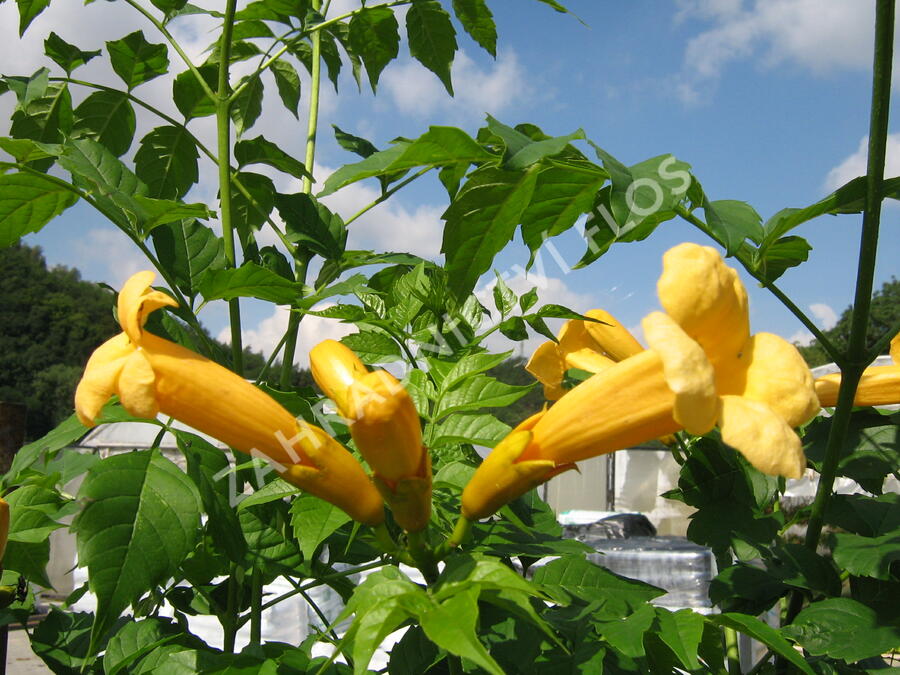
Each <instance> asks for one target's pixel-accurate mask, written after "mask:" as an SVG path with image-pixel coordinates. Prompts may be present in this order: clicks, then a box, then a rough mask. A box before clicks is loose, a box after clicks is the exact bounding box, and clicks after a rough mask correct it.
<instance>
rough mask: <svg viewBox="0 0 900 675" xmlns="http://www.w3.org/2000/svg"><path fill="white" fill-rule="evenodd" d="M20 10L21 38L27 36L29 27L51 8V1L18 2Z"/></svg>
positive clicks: (28, 0) (22, 0) (32, 0)
mask: <svg viewBox="0 0 900 675" xmlns="http://www.w3.org/2000/svg"><path fill="white" fill-rule="evenodd" d="M16 6H17V7H18V9H19V37H22V36H23V35H25V31H26V30H28V26H30V25H31V22H32V21H34V20H35V19H36V18H37V17H38V15H39V14H40V13H41V12H43V11H44V10H45V9H47V7H49V6H50V0H16Z"/></svg>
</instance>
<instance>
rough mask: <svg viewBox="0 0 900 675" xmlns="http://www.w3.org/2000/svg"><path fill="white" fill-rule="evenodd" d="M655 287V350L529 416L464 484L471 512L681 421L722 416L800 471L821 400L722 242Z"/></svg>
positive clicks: (680, 253)
mask: <svg viewBox="0 0 900 675" xmlns="http://www.w3.org/2000/svg"><path fill="white" fill-rule="evenodd" d="M657 288H658V292H659V297H660V301H661V303H662V305H663V307H664V308H665V310H666V313H663V312H653V313H651V314H650V315H648V316H647V317H645V318H644V321H643V322H642V326H643V329H644V334H645V337H646V339H647V342H648V344H649V345H650V347H649V349H647V350H645V351H641V352H639V353H637V354H635V355H633V356H629V357H628V358H626V359H624V360H622V361H620V362H619V363H615V364H613V365H610V366H609V367H608V368H605V369H603V370H602V371H601V372H599V373H598V374H596V375H594V376H592V377H591V378H589V379H588V380H586V381H585V382H582V383H581V384H580V385H578V386H577V387H575V388H574V389H572V390H571V391H570V392H568V393H567V394H566V395H565V396H563V397H562V399H560V400H559V401H558V402H557V403H555V404H554V405H553V406H552V407H551V408H550V409H549V410H547V411H546V412H545V413H543V414H540V415H539V416H535V417H533V418H530V419H529V420H526V421H525V422H523V423H522V424H521V425H519V427H517V428H516V429H515V430H514V431H513V432H512V433H511V434H510V436H509V437H508V438H507V439H505V440H504V441H502V442H501V443H500V445H498V447H497V448H495V449H494V451H493V452H492V453H491V455H490V456H489V457H488V458H487V459H486V460H485V461H484V463H483V464H482V465H481V466H480V467H479V469H478V470H477V471H476V472H475V475H474V476H473V478H472V480H471V481H470V482H469V484H468V485H467V486H466V488H465V490H464V491H463V498H462V502H463V515H464V516H465V517H466V518H468V519H469V520H473V519H478V518H484V517H485V516H488V515H490V514H491V513H493V512H494V511H495V510H496V509H497V508H499V506H501V505H502V504H504V503H506V502H507V501H509V500H510V499H513V498H515V497H516V496H518V495H520V494H523V493H524V492H526V491H527V490H529V489H531V488H532V487H534V486H535V485H537V484H539V483H541V482H543V481H544V480H547V479H548V478H550V477H552V476H553V475H555V474H556V473H558V472H559V471H561V470H565V469H566V468H570V467H571V466H572V465H573V463H574V462H577V461H580V460H583V459H588V458H590V457H595V456H597V455H601V454H605V453H607V452H612V451H614V450H619V449H622V448H627V447H630V446H633V445H636V444H638V443H641V442H644V441H647V440H650V439H652V438H658V437H660V436H665V435H667V434H671V433H674V432H675V431H678V430H680V429H686V430H687V431H689V432H691V433H693V434H704V433H707V432H708V431H710V430H711V429H712V428H713V427H714V426H716V425H718V427H719V430H720V432H721V434H722V439H723V440H724V441H725V443H727V444H729V445H731V446H732V447H734V448H736V449H737V450H738V451H740V452H741V453H742V454H743V455H744V456H745V457H746V458H747V459H748V460H749V461H750V463H751V464H753V465H754V466H755V467H756V468H757V469H759V470H760V471H763V472H764V473H768V474H772V475H776V474H777V475H783V476H787V477H789V478H798V477H800V475H801V474H802V472H803V469H804V468H805V458H804V456H803V449H802V446H801V443H800V439H799V437H798V436H797V434H796V433H795V432H794V431H793V428H792V427H795V426H798V425H799V424H802V423H803V422H806V421H807V420H809V419H811V418H812V417H813V416H814V415H815V414H816V412H817V410H818V409H819V404H818V400H817V398H816V395H815V389H814V388H813V382H812V375H811V373H810V372H809V368H807V367H806V364H805V363H804V361H803V359H802V357H801V356H800V354H799V352H797V350H796V348H795V347H794V346H793V345H791V344H789V343H788V342H787V341H785V340H783V339H782V338H780V337H778V336H775V335H771V334H769V333H759V334H757V335H753V336H751V335H750V329H749V316H748V311H747V293H746V291H745V289H744V287H743V284H741V282H740V280H739V278H738V276H737V273H736V272H735V271H734V270H733V269H731V268H729V267H727V266H726V265H725V263H724V261H723V260H722V258H721V256H720V255H719V254H718V253H717V252H716V251H715V250H714V249H712V248H709V247H703V246H698V245H695V244H681V245H679V246H676V247H674V248H673V249H670V250H669V251H668V252H667V253H666V254H665V256H664V258H663V274H662V276H661V277H660V280H659V283H658V286H657ZM498 450H499V451H500V452H499V453H498ZM495 453H496V454H497V457H496V458H494V454H495Z"/></svg>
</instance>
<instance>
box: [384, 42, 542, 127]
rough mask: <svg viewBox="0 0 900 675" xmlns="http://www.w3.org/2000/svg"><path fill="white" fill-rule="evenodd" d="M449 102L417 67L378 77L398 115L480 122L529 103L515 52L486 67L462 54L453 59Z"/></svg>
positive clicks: (401, 66) (407, 65)
mask: <svg viewBox="0 0 900 675" xmlns="http://www.w3.org/2000/svg"><path fill="white" fill-rule="evenodd" d="M452 76H453V89H454V96H453V97H452V98H451V97H450V95H449V94H448V93H447V91H446V90H445V89H444V85H443V84H442V83H441V82H440V80H438V78H437V77H436V76H435V75H434V73H432V72H431V71H429V70H426V69H425V68H424V67H423V66H422V65H421V64H419V62H418V61H413V60H411V59H410V60H406V61H404V62H397V63H392V64H391V66H390V67H389V68H388V69H386V70H385V72H384V74H383V75H382V77H381V81H380V85H379V90H380V91H382V92H383V93H385V94H387V95H388V96H389V97H390V99H391V101H392V102H393V104H394V105H395V106H396V107H397V108H398V109H399V110H400V112H402V113H405V114H407V115H411V116H414V117H420V118H424V117H434V116H435V114H438V113H439V114H440V115H441V116H442V117H443V118H450V119H466V118H472V117H476V118H478V119H480V118H481V117H483V115H484V114H485V113H486V112H489V113H491V114H494V115H498V114H500V113H501V112H502V111H504V110H506V109H507V108H509V107H511V106H512V105H514V104H515V103H517V102H519V101H523V100H527V99H529V98H530V97H531V89H530V87H529V86H528V84H527V83H528V78H527V76H526V73H525V72H524V71H523V70H522V66H521V65H519V60H518V57H517V56H516V53H515V51H513V50H511V49H507V50H504V51H503V52H501V53H500V54H499V55H498V57H497V60H496V61H491V62H489V65H488V66H487V67H482V66H480V65H479V64H478V63H476V62H475V61H474V60H473V59H472V58H471V57H470V56H469V55H468V54H467V53H466V52H465V50H462V49H461V50H460V51H458V52H457V53H456V58H455V59H454V61H453V68H452Z"/></svg>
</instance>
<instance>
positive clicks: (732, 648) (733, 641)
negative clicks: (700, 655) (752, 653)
mask: <svg viewBox="0 0 900 675" xmlns="http://www.w3.org/2000/svg"><path fill="white" fill-rule="evenodd" d="M724 633H725V659H726V661H727V662H728V673H729V675H741V653H740V650H739V649H738V636H737V631H736V630H735V629H734V628H728V627H726V628H725V629H724Z"/></svg>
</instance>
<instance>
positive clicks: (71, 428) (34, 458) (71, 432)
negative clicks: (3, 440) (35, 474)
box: [4, 414, 88, 485]
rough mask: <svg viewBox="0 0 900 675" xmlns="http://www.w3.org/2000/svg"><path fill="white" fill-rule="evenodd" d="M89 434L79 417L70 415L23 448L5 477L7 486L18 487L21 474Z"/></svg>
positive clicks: (16, 455)
mask: <svg viewBox="0 0 900 675" xmlns="http://www.w3.org/2000/svg"><path fill="white" fill-rule="evenodd" d="M87 432H88V428H87V427H86V426H84V425H83V424H82V423H81V422H80V421H79V420H78V416H77V415H74V414H72V415H70V416H69V417H67V418H66V419H64V420H63V421H62V422H60V423H59V424H58V425H57V426H56V428H55V429H53V430H52V431H50V432H49V433H47V434H46V435H45V436H44V437H43V438H39V439H38V440H36V441H33V442H31V443H29V444H28V445H25V446H22V447H21V448H19V450H18V452H16V454H15V457H13V461H12V465H11V466H10V467H9V471H8V472H7V474H6V476H4V478H5V481H4V484H5V485H16V484H17V483H19V482H20V478H19V476H20V474H21V473H22V472H23V471H26V470H27V469H29V468H30V467H31V466H33V465H34V464H36V463H38V462H42V461H49V460H50V459H52V458H53V457H54V456H55V455H56V453H57V452H58V451H59V450H62V449H63V448H66V447H68V446H70V445H72V444H73V443H74V442H75V441H77V440H78V439H79V438H81V437H82V436H84V435H85V434H86V433H87Z"/></svg>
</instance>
